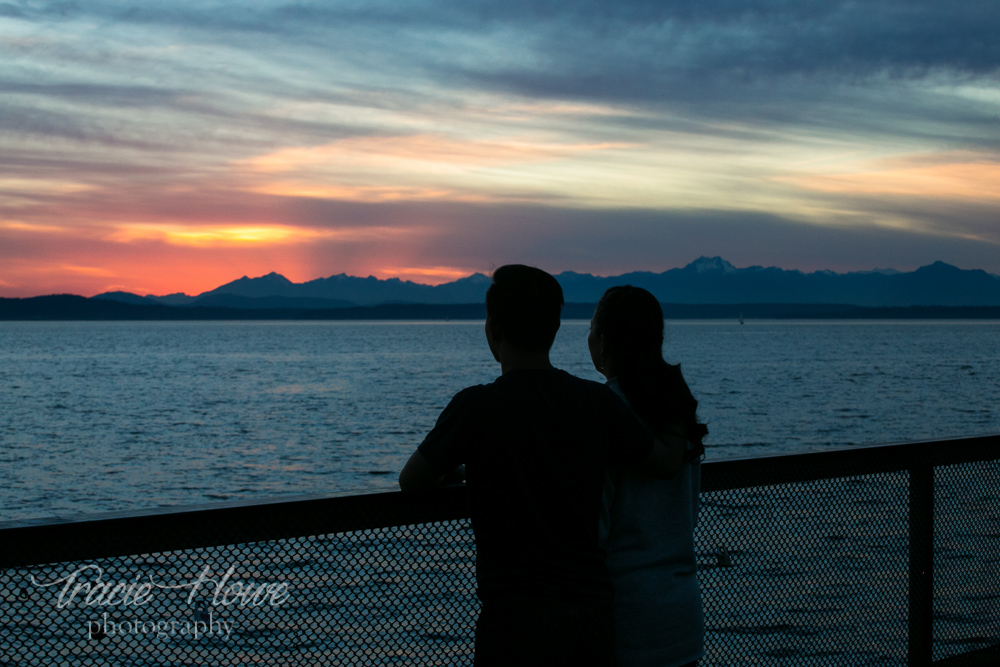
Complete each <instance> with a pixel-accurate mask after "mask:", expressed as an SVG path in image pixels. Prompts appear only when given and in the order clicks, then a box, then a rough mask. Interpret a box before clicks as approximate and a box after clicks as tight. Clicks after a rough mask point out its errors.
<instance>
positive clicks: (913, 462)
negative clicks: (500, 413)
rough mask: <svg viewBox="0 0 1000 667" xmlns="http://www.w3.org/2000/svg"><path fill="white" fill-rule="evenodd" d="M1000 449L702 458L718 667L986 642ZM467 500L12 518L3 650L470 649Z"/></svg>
mask: <svg viewBox="0 0 1000 667" xmlns="http://www.w3.org/2000/svg"><path fill="white" fill-rule="evenodd" d="M998 459H1000V436H995V437H990V438H969V439H963V440H953V441H946V442H935V443H911V444H906V445H890V446H883V447H871V448H860V449H853V450H843V451H838V452H829V453H820V454H805V455H795V456H783V457H770V458H764V459H747V460H741V461H726V462H719V463H706V464H704V471H703V493H702V512H701V519H700V523H699V527H698V532H697V535H696V542H697V547H698V558H699V572H700V577H701V583H702V590H703V598H704V605H705V615H706V624H707V636H706V649H707V653H708V654H707V656H706V658H705V659H704V660H703V663H702V664H704V665H743V664H754V665H758V664H761V665H768V664H772V665H796V666H797V665H865V664H879V665H884V664H890V665H891V664H899V665H902V664H907V663H908V662H909V664H926V663H928V662H929V661H930V659H931V658H932V657H933V658H934V659H935V660H942V659H944V661H945V663H947V664H951V662H952V661H957V660H971V659H973V658H977V657H978V658H983V656H984V655H989V652H990V651H991V650H995V649H997V647H1000V568H998V567H997V566H998V562H1000V503H998V502H997V501H998V499H1000V498H998V497H1000V484H998V482H1000V460H998ZM920 471H924V472H928V471H932V472H933V476H932V477H931V479H932V480H933V483H932V484H930V485H929V486H928V485H926V484H924V485H917V484H914V483H913V480H914V479H916V477H915V475H919V474H920ZM911 508H916V509H915V510H914V511H911ZM920 508H927V509H931V508H933V509H932V513H928V512H924V510H922V509H920ZM925 514H926V516H923V515H925ZM467 515H468V506H467V497H466V494H465V489H464V488H461V487H458V488H449V489H444V490H442V491H440V492H435V493H431V494H426V495H419V496H407V495H403V494H399V493H390V494H373V495H368V496H349V497H339V498H337V497H332V498H315V497H314V498H308V499H299V500H293V501H281V502H268V503H237V504H227V505H212V506H205V507H201V508H189V509H185V510H182V511H151V512H143V513H130V514H127V515H114V516H107V515H106V516H93V517H87V518H85V519H82V520H78V521H40V522H15V523H11V524H6V525H3V526H0V540H2V544H3V547H2V554H0V567H2V568H3V569H2V570H0V633H2V636H0V657H2V661H0V665H47V664H51V665H144V666H145V665H260V664H264V665H320V664H330V665H468V664H471V663H472V655H473V627H474V622H475V618H476V615H477V613H478V608H479V605H478V602H477V600H476V597H475V577H474V564H475V544H474V541H473V537H472V531H471V528H470V526H469V522H468V519H467ZM931 521H933V523H930V522H931ZM920 526H925V527H926V526H931V527H932V528H931V530H930V532H929V533H928V534H927V535H923V533H922V532H921V531H922V530H923V529H921V528H920ZM924 532H926V531H924ZM922 545H923V546H922ZM924 547H927V548H926V549H924V551H925V552H926V553H923V554H922V553H921V549H923V548H924ZM928 563H930V567H928V566H927V565H928ZM931 573H933V574H931ZM922 577H923V578H922ZM921 582H923V583H921ZM926 584H930V585H926ZM928 628H931V629H932V631H929V630H927V629H928ZM925 640H926V641H925ZM931 653H932V654H933V655H931ZM943 664H944V663H943Z"/></svg>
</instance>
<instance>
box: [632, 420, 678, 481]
mask: <svg viewBox="0 0 1000 667" xmlns="http://www.w3.org/2000/svg"><path fill="white" fill-rule="evenodd" d="M685 451H687V442H686V441H685V440H684V438H682V437H680V436H679V435H676V434H674V433H671V432H670V431H664V432H663V433H660V434H658V435H657V436H656V438H655V439H654V440H653V449H652V451H650V453H649V456H647V457H646V459H645V460H644V461H642V462H641V463H640V464H639V465H638V466H636V469H637V470H639V471H640V472H643V473H645V474H647V475H649V476H650V477H655V478H657V479H670V478H671V477H673V476H674V475H676V474H677V473H678V471H680V469H681V464H682V463H683V462H684V452H685Z"/></svg>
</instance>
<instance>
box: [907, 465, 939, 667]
mask: <svg viewBox="0 0 1000 667" xmlns="http://www.w3.org/2000/svg"><path fill="white" fill-rule="evenodd" d="M909 472H910V617H909V634H910V637H909V644H908V647H909V650H908V653H909V655H908V662H907V664H908V665H909V666H910V667H924V666H925V665H930V664H931V658H932V656H933V648H934V467H933V466H930V465H921V466H916V467H913V468H910V471H909Z"/></svg>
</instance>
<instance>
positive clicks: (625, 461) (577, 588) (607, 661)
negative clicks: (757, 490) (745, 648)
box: [399, 265, 707, 667]
mask: <svg viewBox="0 0 1000 667" xmlns="http://www.w3.org/2000/svg"><path fill="white" fill-rule="evenodd" d="M562 306H563V295H562V289H561V288H560V286H559V283H558V282H556V280H555V278H553V277H552V276H550V275H549V274H547V273H545V272H544V271H542V270H540V269H536V268H532V267H528V266H521V265H508V266H503V267H501V268H499V269H497V270H496V271H495V272H494V273H493V282H492V285H491V286H490V288H489V290H488V291H487V293H486V340H487V343H488V344H489V347H490V351H491V352H492V353H493V356H494V357H495V358H496V360H497V361H498V362H499V363H500V367H501V372H502V374H501V376H500V377H498V378H497V379H496V380H495V381H494V382H493V383H491V384H488V385H480V386H476V387H469V388H468V389H465V390H463V391H461V392H459V393H458V394H457V395H456V396H455V397H454V398H453V399H452V401H451V403H449V404H448V406H447V407H446V408H445V410H444V411H443V412H442V413H441V416H440V417H439V418H438V421H437V424H436V425H435V427H434V429H433V430H432V431H431V432H430V433H429V434H428V435H427V437H426V439H425V440H424V441H423V443H422V444H421V445H420V447H419V448H418V449H417V451H416V452H414V453H413V455H412V456H411V457H410V460H409V461H408V462H407V464H406V466H405V467H404V468H403V471H402V472H401V473H400V476H399V484H400V487H401V488H402V489H403V490H404V491H409V490H419V489H427V488H432V487H434V486H437V485H440V484H441V483H442V482H443V481H444V480H445V479H447V478H448V477H450V476H452V475H453V474H454V473H455V471H456V469H459V468H460V467H461V466H463V465H464V466H465V474H466V477H467V483H468V489H469V494H470V496H471V500H472V525H473V529H474V531H475V535H476V577H477V582H478V594H479V598H480V600H481V601H482V611H481V612H480V616H479V620H478V623H477V624H476V661H475V662H476V665H478V666H488V665H504V666H505V667H509V666H520V665H546V666H547V667H548V666H551V665H574V666H578V665H614V664H619V665H622V666H623V667H624V666H627V665H664V666H672V665H683V664H686V663H690V662H692V661H696V660H697V659H698V658H700V657H701V655H702V653H703V651H702V634H703V629H702V626H703V621H702V611H701V598H700V593H699V590H698V584H697V579H696V578H695V564H694V546H693V539H692V536H693V529H694V521H695V517H696V513H697V493H698V466H697V465H696V463H697V461H699V460H700V457H701V454H702V449H701V439H702V437H703V436H704V435H705V433H706V432H707V431H706V429H705V427H704V426H703V425H702V424H699V423H698V422H697V420H696V418H695V408H696V406H697V403H696V402H695V400H694V399H693V398H692V397H691V392H690V391H689V390H688V388H687V385H686V384H685V382H684V379H683V377H682V376H681V373H680V369H679V368H678V367H676V366H670V365H668V364H666V363H665V362H664V361H663V357H662V352H661V348H662V343H663V314H662V311H661V309H660V306H659V304H658V303H657V302H656V299H655V298H654V297H653V296H652V295H651V294H649V293H648V292H646V291H645V290H641V289H638V288H634V287H629V286H625V287H620V288H612V289H610V290H608V291H607V292H606V293H605V294H604V296H603V297H602V298H601V302H600V304H599V305H598V307H597V311H596V312H595V314H594V319H593V321H592V322H591V332H590V336H589V338H588V344H589V347H590V352H591V357H592V359H593V361H594V365H595V367H596V368H597V370H598V371H600V372H601V373H602V374H603V375H605V377H607V378H608V379H609V382H608V384H607V385H602V384H599V383H596V382H591V381H589V380H582V379H580V378H577V377H574V376H572V375H570V374H568V373H566V372H565V371H561V370H558V369H556V368H553V366H552V364H551V363H550V362H549V348H550V347H551V346H552V342H553V340H554V339H555V336H556V332H557V331H558V330H559V321H560V315H561V311H562ZM623 398H624V400H623ZM630 406H631V407H630ZM668 480H669V481H668ZM616 635H617V637H616ZM616 654H617V655H616ZM616 660H617V663H616Z"/></svg>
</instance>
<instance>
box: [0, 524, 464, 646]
mask: <svg viewBox="0 0 1000 667" xmlns="http://www.w3.org/2000/svg"><path fill="white" fill-rule="evenodd" d="M474 562H475V548H474V542H473V539H472V531H471V528H470V526H469V524H468V522H467V521H447V522H440V523H434V524H426V525H422V526H417V527H396V528H380V529H373V530H362V531H355V532H351V533H343V534H338V535H323V536H315V537H304V538H298V539H288V540H278V541H272V542H260V543H253V544H236V545H230V546H225V547H216V548H209V549H192V550H185V551H179V552H167V553H160V554H150V555H144V556H129V557H122V558H105V559H99V560H96V561H90V562H88V563H61V564H58V565H54V566H49V567H35V568H30V569H20V570H5V571H4V572H3V575H2V579H0V583H2V585H3V595H4V600H5V603H4V605H3V609H4V612H3V615H2V622H3V625H4V638H3V651H4V655H5V657H6V658H7V659H8V660H9V661H10V662H11V664H52V665H150V666H158V665H164V666H166V665H193V664H194V665H203V664H212V665H250V664H253V665H258V664H264V665H316V664H345V665H418V664H419V665H453V664H471V661H472V651H473V625H472V624H471V622H470V621H471V620H472V619H475V618H476V616H477V614H478V612H479V604H478V601H477V600H476V597H475V577H474ZM80 567H89V569H87V570H85V571H84V572H82V573H80V575H78V577H77V579H76V580H75V581H89V582H91V583H93V582H95V581H97V580H98V578H99V577H100V579H101V581H103V582H126V583H131V582H134V581H135V580H136V575H139V577H140V579H142V580H145V579H146V577H147V576H151V577H152V578H153V579H154V580H155V581H156V582H158V584H160V585H162V586H165V587H167V588H157V589H154V590H153V592H152V593H153V594H152V595H151V596H150V600H149V601H148V602H147V603H146V604H143V605H129V604H113V605H96V606H87V605H86V604H85V596H86V594H87V589H84V588H81V589H80V591H79V592H78V594H77V595H76V597H75V598H74V599H73V602H72V603H71V604H67V605H66V606H65V607H64V608H62V609H60V608H58V597H59V595H60V593H62V592H63V590H64V588H65V586H66V582H65V581H63V582H59V583H56V584H55V585H53V586H49V587H39V586H36V585H35V584H34V583H32V581H31V578H30V576H33V577H34V579H35V581H39V582H43V583H48V582H54V581H57V580H60V579H65V578H66V577H69V576H71V575H72V573H73V572H74V571H76V570H77V569H78V568H80ZM98 567H99V568H101V570H100V571H98V570H97V569H96V568H98ZM206 568H207V569H208V571H207V572H206ZM227 573H228V574H229V576H228V577H227V576H226V575H227ZM199 581H200V583H198V585H197V588H195V586H194V584H196V583H197V582H199ZM273 584H284V585H285V586H286V587H287V589H286V590H287V593H288V596H287V597H288V599H287V601H285V602H283V603H279V604H274V605H272V604H271V602H272V601H276V600H279V599H281V596H280V595H279V596H278V597H268V596H269V595H270V594H271V593H272V592H274V591H275V590H279V589H275V588H268V586H271V585H273ZM170 586H177V587H178V588H169V587H170ZM261 586H264V587H265V589H266V592H265V595H264V597H260V596H258V598H257V601H258V604H254V601H253V596H252V595H247V596H244V603H243V604H241V600H240V596H239V593H240V592H242V591H244V590H249V591H252V592H257V591H259V590H260V587H261ZM72 590H73V588H72V586H71V587H70V588H69V589H68V590H67V592H66V593H65V595H64V600H67V599H69V598H70V597H71V593H72ZM118 599H119V600H120V599H121V597H119V598H118ZM227 602H228V604H226V603H227ZM196 620H197V621H199V623H200V626H198V627H199V630H200V631H199V632H198V633H197V635H196V634H195V631H194V628H195V627H196V626H195V621H196ZM137 626H138V627H137ZM102 634H103V636H102ZM4 664H6V663H4Z"/></svg>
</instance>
